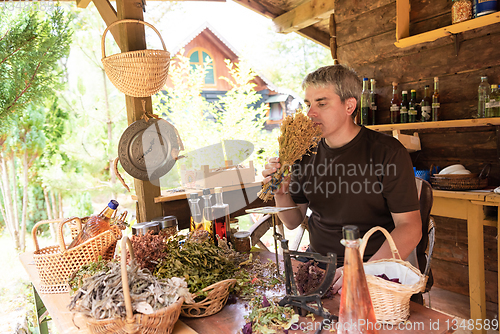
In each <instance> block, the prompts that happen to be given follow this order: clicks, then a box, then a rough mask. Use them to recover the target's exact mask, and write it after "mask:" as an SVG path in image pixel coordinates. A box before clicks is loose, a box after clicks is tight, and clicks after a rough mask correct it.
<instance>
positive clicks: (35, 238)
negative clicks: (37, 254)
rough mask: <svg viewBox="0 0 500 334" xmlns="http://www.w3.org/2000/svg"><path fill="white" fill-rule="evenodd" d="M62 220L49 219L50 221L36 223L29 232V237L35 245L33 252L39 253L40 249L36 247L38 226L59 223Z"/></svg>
mask: <svg viewBox="0 0 500 334" xmlns="http://www.w3.org/2000/svg"><path fill="white" fill-rule="evenodd" d="M61 221H62V219H50V220H40V221H39V222H38V223H36V224H35V226H33V229H32V230H31V236H32V238H33V242H34V244H35V251H39V250H40V247H39V246H38V238H37V236H36V230H37V229H38V227H39V226H41V225H44V224H55V223H60V222H61Z"/></svg>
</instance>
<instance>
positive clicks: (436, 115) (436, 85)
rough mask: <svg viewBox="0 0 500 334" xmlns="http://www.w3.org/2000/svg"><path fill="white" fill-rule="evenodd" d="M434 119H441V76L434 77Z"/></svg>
mask: <svg viewBox="0 0 500 334" xmlns="http://www.w3.org/2000/svg"><path fill="white" fill-rule="evenodd" d="M431 107H432V121H433V122H436V121H439V110H441V103H439V78H438V77H434V93H433V94H432V105H431Z"/></svg>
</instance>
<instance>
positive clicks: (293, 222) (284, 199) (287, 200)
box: [274, 193, 308, 230]
mask: <svg viewBox="0 0 500 334" xmlns="http://www.w3.org/2000/svg"><path fill="white" fill-rule="evenodd" d="M274 200H275V202H276V206H277V207H290V206H298V207H299V209H298V210H288V211H282V212H280V213H278V217H279V218H280V220H281V221H282V222H283V224H285V226H286V228H287V229H289V230H293V229H295V228H297V227H298V226H299V225H300V224H301V223H302V221H303V220H304V217H305V216H306V211H307V206H308V205H307V204H295V202H294V201H293V199H292V196H290V194H288V193H286V194H276V195H274Z"/></svg>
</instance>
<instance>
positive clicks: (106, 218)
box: [68, 199, 118, 249]
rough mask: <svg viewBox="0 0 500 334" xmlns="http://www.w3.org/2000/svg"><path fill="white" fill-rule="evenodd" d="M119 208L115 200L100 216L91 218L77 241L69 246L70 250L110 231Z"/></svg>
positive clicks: (74, 240) (77, 237)
mask: <svg viewBox="0 0 500 334" xmlns="http://www.w3.org/2000/svg"><path fill="white" fill-rule="evenodd" d="M117 207H118V202H117V201H115V200H114V199H113V200H111V201H110V202H109V203H108V206H107V207H106V208H105V209H104V210H103V211H102V212H101V213H100V214H98V215H96V216H91V217H90V218H89V219H88V220H87V223H86V224H85V226H83V228H82V230H81V231H80V233H78V235H77V236H76V238H75V239H73V241H72V242H71V243H70V244H69V246H68V249H69V248H73V247H76V246H78V245H80V244H82V243H84V242H85V241H87V240H89V239H91V238H93V237H95V236H97V235H99V234H101V233H103V232H106V231H108V230H109V229H110V228H111V226H110V224H111V216H113V213H115V211H116V208H117Z"/></svg>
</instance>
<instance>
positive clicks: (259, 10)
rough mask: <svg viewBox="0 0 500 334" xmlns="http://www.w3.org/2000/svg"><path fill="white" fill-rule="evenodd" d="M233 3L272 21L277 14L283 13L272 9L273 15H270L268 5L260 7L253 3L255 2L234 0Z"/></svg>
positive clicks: (257, 3)
mask: <svg viewBox="0 0 500 334" xmlns="http://www.w3.org/2000/svg"><path fill="white" fill-rule="evenodd" d="M234 2H236V3H237V4H240V5H242V6H243V7H246V8H248V9H250V10H253V11H254V12H256V13H257V14H260V15H263V16H265V17H267V18H269V19H273V18H275V17H277V16H278V14H279V13H281V12H283V11H282V10H279V9H274V8H273V11H275V13H272V12H271V11H269V9H271V8H270V7H269V5H267V4H266V5H262V4H261V3H259V2H257V1H255V0H234ZM276 13H278V14H276Z"/></svg>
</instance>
